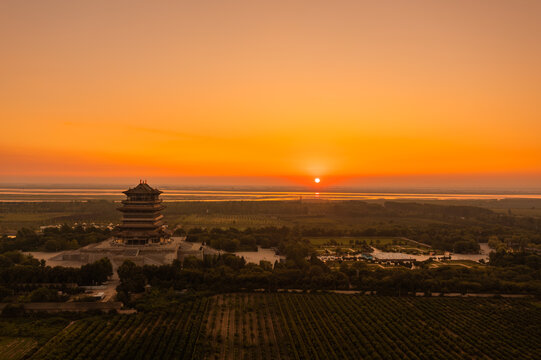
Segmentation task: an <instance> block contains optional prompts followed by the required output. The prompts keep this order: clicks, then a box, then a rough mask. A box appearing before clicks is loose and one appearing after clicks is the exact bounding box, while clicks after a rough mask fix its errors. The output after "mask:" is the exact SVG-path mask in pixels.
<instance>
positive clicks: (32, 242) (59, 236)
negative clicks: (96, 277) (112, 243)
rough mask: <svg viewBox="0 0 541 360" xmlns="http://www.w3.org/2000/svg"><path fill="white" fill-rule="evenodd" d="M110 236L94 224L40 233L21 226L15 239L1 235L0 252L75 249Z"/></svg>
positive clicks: (53, 229) (104, 229)
mask: <svg viewBox="0 0 541 360" xmlns="http://www.w3.org/2000/svg"><path fill="white" fill-rule="evenodd" d="M110 236H111V231H110V230H109V229H107V228H103V229H102V228H97V227H94V226H89V227H83V226H80V225H79V226H74V227H71V226H68V225H67V224H64V225H62V226H61V227H60V228H56V227H53V228H46V229H44V230H43V232H42V233H36V232H35V231H34V230H31V229H27V228H22V229H20V230H19V231H17V235H16V237H15V239H10V238H8V237H2V238H1V239H0V253H2V252H6V251H13V250H22V251H60V250H69V249H77V248H80V247H82V246H85V245H88V244H93V243H96V242H100V241H103V240H106V239H107V238H109V237H110Z"/></svg>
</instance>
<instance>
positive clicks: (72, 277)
mask: <svg viewBox="0 0 541 360" xmlns="http://www.w3.org/2000/svg"><path fill="white" fill-rule="evenodd" d="M111 275H113V267H112V265H111V262H110V261H109V259H107V258H103V259H100V260H98V261H96V262H93V263H90V264H86V265H83V266H81V267H80V268H71V267H62V266H54V267H51V266H46V265H45V261H43V260H42V261H38V260H36V259H34V258H32V257H31V256H28V255H24V254H22V253H20V252H7V253H3V254H1V255H0V301H1V300H2V299H3V298H6V297H8V296H11V295H14V294H15V293H20V292H32V293H31V296H33V294H34V292H36V291H37V293H36V295H35V297H36V298H52V297H54V296H52V295H51V294H52V290H40V288H41V287H40V286H39V284H46V285H47V286H45V287H47V288H49V287H50V286H49V284H64V285H67V284H78V285H99V284H101V283H103V282H104V281H107V279H108V277H109V276H111ZM53 288H56V287H55V286H53ZM38 290H39V291H38ZM61 290H65V288H64V287H62V288H61ZM55 292H56V290H55Z"/></svg>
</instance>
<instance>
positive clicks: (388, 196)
mask: <svg viewBox="0 0 541 360" xmlns="http://www.w3.org/2000/svg"><path fill="white" fill-rule="evenodd" d="M123 190H125V189H124V188H15V187H13V188H9V187H3V188H0V201H2V202H35V201H73V200H82V201H84V200H99V199H107V200H121V199H122V198H123V194H122V192H121V191H123ZM522 198H528V199H541V194H539V193H503V192H502V193H472V192H464V193H459V192H441V193H439V192H428V191H427V192H384V191H381V192H340V191H321V192H315V191H272V190H265V191H256V190H253V191H250V190H204V189H199V190H184V189H169V188H167V189H166V191H165V192H164V194H163V199H164V200H166V201H275V200H299V199H303V200H380V199H382V200H491V199H522Z"/></svg>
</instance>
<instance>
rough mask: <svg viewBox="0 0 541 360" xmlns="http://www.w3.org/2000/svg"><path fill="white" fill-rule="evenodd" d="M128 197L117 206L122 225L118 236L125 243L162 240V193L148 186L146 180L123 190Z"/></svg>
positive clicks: (136, 243) (144, 243)
mask: <svg viewBox="0 0 541 360" xmlns="http://www.w3.org/2000/svg"><path fill="white" fill-rule="evenodd" d="M123 193H124V194H126V196H127V197H128V198H127V199H126V200H123V201H122V206H120V207H119V208H118V210H119V211H121V212H122V225H120V231H119V233H118V237H119V238H120V239H121V240H122V242H123V243H124V244H125V245H146V244H150V243H160V242H162V241H163V240H164V236H165V232H164V230H163V222H162V219H163V215H162V214H161V213H160V211H161V210H163V209H164V208H165V206H164V205H163V204H162V200H161V199H160V194H161V193H162V192H161V191H160V190H158V189H154V188H152V187H150V186H149V185H148V184H147V182H146V180H145V181H144V182H143V181H140V182H139V185H137V186H136V187H134V188H130V189H128V190H126V191H123Z"/></svg>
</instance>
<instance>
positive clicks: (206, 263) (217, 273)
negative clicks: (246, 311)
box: [117, 254, 541, 302]
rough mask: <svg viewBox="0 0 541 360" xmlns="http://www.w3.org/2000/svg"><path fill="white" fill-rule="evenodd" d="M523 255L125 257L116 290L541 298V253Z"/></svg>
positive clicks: (123, 293) (124, 298)
mask: <svg viewBox="0 0 541 360" xmlns="http://www.w3.org/2000/svg"><path fill="white" fill-rule="evenodd" d="M518 258H520V257H519V256H517V257H516V259H518ZM524 259H526V260H524V261H523V262H521V261H522V260H521V261H518V260H517V261H516V262H515V263H513V264H506V265H507V266H505V267H502V266H487V267H482V268H463V267H456V266H440V267H437V268H431V267H429V262H423V263H417V264H416V268H415V269H413V270H412V269H408V268H405V267H398V268H387V269H386V268H379V267H373V266H369V265H367V264H366V263H364V262H355V263H352V264H346V263H342V264H341V265H340V266H339V267H338V268H331V267H329V266H327V265H326V264H325V263H323V262H322V261H321V260H319V259H318V258H317V257H316V256H311V257H310V258H309V259H305V258H302V259H301V258H289V259H288V260H287V261H286V262H285V263H278V262H276V263H275V264H274V265H272V264H270V263H269V262H265V261H262V262H261V263H260V264H259V265H255V264H247V263H246V262H245V261H244V259H242V258H239V257H236V256H234V255H232V254H224V255H206V256H204V258H203V259H198V258H195V257H188V258H186V259H185V260H184V262H183V263H180V262H179V261H175V262H174V263H173V264H170V265H162V266H154V265H145V266H137V265H135V264H134V263H132V262H130V261H126V262H125V263H124V264H123V265H122V266H121V267H119V269H118V274H119V277H120V281H121V284H120V286H119V287H118V289H117V290H118V292H119V299H121V300H122V301H125V302H127V301H129V294H131V293H137V292H142V291H144V289H145V286H146V285H151V286H152V287H158V288H174V289H177V290H182V289H194V290H212V291H218V292H222V291H223V292H226V291H238V290H239V289H247V290H253V289H265V290H269V291H273V290H277V289H281V288H297V289H317V290H321V289H343V290H345V289H358V290H363V291H375V292H377V293H378V294H388V295H407V294H412V293H415V292H425V293H427V294H430V293H432V292H458V293H466V292H489V293H528V294H534V295H537V296H541V271H540V268H539V264H540V263H541V256H539V255H533V254H530V255H525V256H524ZM498 265H500V264H498Z"/></svg>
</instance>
